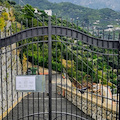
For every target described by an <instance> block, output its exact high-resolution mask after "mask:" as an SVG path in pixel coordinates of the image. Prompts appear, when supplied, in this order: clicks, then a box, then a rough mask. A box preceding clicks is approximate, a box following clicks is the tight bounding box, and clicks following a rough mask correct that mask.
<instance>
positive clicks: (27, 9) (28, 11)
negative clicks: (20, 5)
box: [23, 4, 35, 19]
mask: <svg viewBox="0 0 120 120" xmlns="http://www.w3.org/2000/svg"><path fill="white" fill-rule="evenodd" d="M34 11H35V10H34V8H33V7H32V6H31V5H28V4H27V5H25V6H24V9H23V12H24V17H25V19H32V18H33V17H34Z"/></svg>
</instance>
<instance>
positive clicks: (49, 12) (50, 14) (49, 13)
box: [44, 10, 52, 16]
mask: <svg viewBox="0 0 120 120" xmlns="http://www.w3.org/2000/svg"><path fill="white" fill-rule="evenodd" d="M44 12H45V13H46V14H47V15H49V16H52V10H44Z"/></svg>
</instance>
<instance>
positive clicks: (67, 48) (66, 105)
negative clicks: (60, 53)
mask: <svg viewBox="0 0 120 120" xmlns="http://www.w3.org/2000/svg"><path fill="white" fill-rule="evenodd" d="M62 23H63V21H62ZM62 26H63V24H62ZM67 72H68V48H67V46H66V120H67V76H68V75H67Z"/></svg>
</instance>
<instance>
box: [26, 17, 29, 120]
mask: <svg viewBox="0 0 120 120" xmlns="http://www.w3.org/2000/svg"><path fill="white" fill-rule="evenodd" d="M26 29H28V19H26ZM26 36H27V32H26ZM27 43H29V40H28V39H27ZM27 51H29V45H27ZM27 75H28V52H27ZM27 114H28V117H27V119H28V120H29V92H28V93H27Z"/></svg>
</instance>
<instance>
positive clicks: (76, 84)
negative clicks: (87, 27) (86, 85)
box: [76, 20, 78, 120]
mask: <svg viewBox="0 0 120 120" xmlns="http://www.w3.org/2000/svg"><path fill="white" fill-rule="evenodd" d="M77 30H78V20H77ZM77 37H78V35H77ZM76 53H77V56H76V115H77V114H78V113H77V109H78V108H77V96H78V95H77V93H78V88H77V86H78V83H77V82H78V39H77V51H76ZM76 120H77V117H76Z"/></svg>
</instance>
